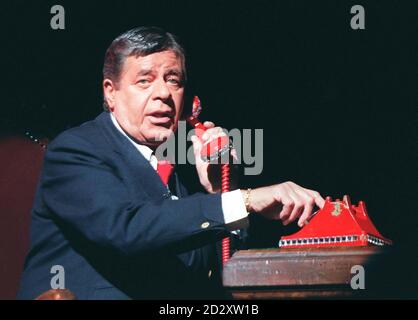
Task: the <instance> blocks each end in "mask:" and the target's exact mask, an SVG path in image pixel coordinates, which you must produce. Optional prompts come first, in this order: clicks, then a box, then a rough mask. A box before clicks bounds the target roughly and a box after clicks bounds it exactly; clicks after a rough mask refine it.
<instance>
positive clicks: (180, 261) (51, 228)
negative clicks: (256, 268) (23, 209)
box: [18, 112, 226, 299]
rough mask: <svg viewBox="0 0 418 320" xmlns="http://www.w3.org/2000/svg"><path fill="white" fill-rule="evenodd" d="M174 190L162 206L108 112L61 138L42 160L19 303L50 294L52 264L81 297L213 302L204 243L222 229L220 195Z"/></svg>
mask: <svg viewBox="0 0 418 320" xmlns="http://www.w3.org/2000/svg"><path fill="white" fill-rule="evenodd" d="M176 178H177V177H176ZM176 184H177V188H176V189H177V190H176V193H177V195H178V196H179V197H180V199H179V200H171V199H167V198H166V196H165V194H166V189H165V186H164V185H163V184H162V182H161V180H160V178H159V176H158V174H157V173H156V172H155V170H154V169H153V168H152V167H151V165H150V164H149V162H148V161H147V160H146V159H145V158H144V157H143V156H142V155H141V154H140V153H139V152H138V150H137V149H136V148H135V147H134V146H133V145H132V143H131V142H130V141H128V139H127V138H126V137H124V136H123V135H122V134H121V133H120V132H119V131H118V130H117V129H116V128H115V127H114V125H113V123H112V122H111V119H110V115H109V114H108V113H106V112H103V113H102V114H100V115H99V116H98V117H97V118H96V119H95V120H93V121H90V122H86V123H84V124H83V125H81V126H80V127H77V128H73V129H70V130H67V131H65V132H64V133H62V134H61V135H59V136H58V137H57V138H56V139H55V140H54V141H53V142H52V143H51V144H50V145H49V147H48V150H47V152H46V155H45V162H44V167H43V171H42V175H41V179H40V182H39V185H38V189H37V194H36V198H35V202H34V206H33V210H32V223H31V247H30V251H29V254H28V256H27V258H26V262H25V268H24V273H23V276H22V281H21V288H20V291H19V294H18V298H21V299H33V298H35V297H36V296H37V295H39V294H40V293H42V292H44V291H46V290H49V289H51V285H50V283H51V278H52V277H53V276H54V274H51V273H50V271H51V267H52V266H54V265H61V266H63V268H64V270H65V287H66V288H67V289H69V290H71V291H72V292H73V293H74V294H75V295H76V296H77V298H78V299H109V298H110V299H129V298H133V299H147V298H207V297H217V296H213V295H214V294H216V293H215V292H216V288H217V287H216V283H214V282H216V280H214V281H212V280H211V279H212V278H213V277H212V278H211V279H209V278H208V272H209V270H210V268H212V267H214V265H215V264H216V263H215V262H214V256H213V253H214V250H212V249H213V246H212V245H210V244H211V243H212V244H213V243H214V242H215V241H217V240H219V239H220V238H222V237H223V236H225V232H226V230H225V226H224V220H223V214H222V207H221V198H220V195H219V194H194V195H192V196H187V192H186V189H185V188H184V187H183V186H182V185H181V183H180V181H178V180H177V183H176ZM205 222H208V223H209V227H206V228H204V227H202V225H203V226H206V225H207V224H205Z"/></svg>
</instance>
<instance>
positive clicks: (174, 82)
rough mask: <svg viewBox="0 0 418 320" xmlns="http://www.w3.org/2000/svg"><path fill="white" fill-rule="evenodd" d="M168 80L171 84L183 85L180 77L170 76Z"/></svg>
mask: <svg viewBox="0 0 418 320" xmlns="http://www.w3.org/2000/svg"><path fill="white" fill-rule="evenodd" d="M167 82H168V83H170V84H172V85H175V86H178V87H180V86H181V81H180V80H179V79H178V78H176V77H170V78H168V79H167Z"/></svg>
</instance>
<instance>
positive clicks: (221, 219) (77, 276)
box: [19, 27, 324, 299]
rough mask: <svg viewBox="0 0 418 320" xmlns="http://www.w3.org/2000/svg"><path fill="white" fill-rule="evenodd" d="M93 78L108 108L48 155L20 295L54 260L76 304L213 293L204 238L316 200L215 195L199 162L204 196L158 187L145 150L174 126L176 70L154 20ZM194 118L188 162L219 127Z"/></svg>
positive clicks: (154, 165)
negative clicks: (196, 131) (197, 124)
mask: <svg viewBox="0 0 418 320" xmlns="http://www.w3.org/2000/svg"><path fill="white" fill-rule="evenodd" d="M103 77H104V80H103V92H104V100H105V107H106V111H105V112H103V113H102V114H101V115H99V116H98V117H97V118H96V119H95V120H93V121H90V122H87V123H84V124H83V125H81V126H80V127H77V128H73V129H70V130H68V131H66V132H64V133H62V134H61V135H60V136H58V137H57V138H56V139H55V140H54V141H53V142H52V143H51V144H50V145H49V147H48V150H47V152H46V155H45V163H44V168H43V172H42V175H41V179H40V183H39V186H38V190H37V195H36V199H35V202H34V207H33V211H32V226H31V247H30V252H29V254H28V256H27V259H26V262H25V270H24V274H23V277H22V284H21V288H20V293H19V297H20V298H23V299H33V298H35V297H36V296H37V295H39V294H41V293H42V292H44V291H47V290H48V289H50V288H51V278H52V277H53V274H51V273H50V270H51V267H53V266H55V265H58V266H62V268H63V269H64V270H65V287H66V288H68V289H69V290H71V291H72V292H73V293H74V294H75V295H76V297H77V298H78V299H132V298H133V299H141V298H207V297H216V294H215V292H217V291H216V289H217V287H216V285H215V284H214V283H215V282H214V281H213V280H212V279H211V274H212V268H213V267H214V265H215V259H216V257H215V256H214V252H215V251H214V250H213V248H214V247H213V244H214V243H215V242H216V241H218V240H219V239H221V238H222V237H224V236H225V235H227V234H228V232H229V231H232V229H234V228H233V227H232V226H234V225H235V226H236V225H237V224H238V225H239V223H240V222H245V220H246V219H247V215H248V212H253V213H254V214H261V215H264V216H265V217H268V218H271V219H281V220H282V221H283V223H284V224H288V223H290V222H292V221H295V220H298V223H299V224H300V225H302V224H303V223H304V222H305V221H306V220H307V219H308V218H309V217H310V215H311V213H312V210H313V207H314V205H315V204H316V205H317V206H319V207H321V206H322V205H323V202H324V200H323V199H322V197H321V196H320V195H319V194H318V193H317V192H315V191H312V190H308V189H304V188H302V187H300V186H298V185H296V184H294V183H292V182H287V183H283V184H277V185H272V186H268V187H263V188H258V189H254V190H252V191H249V190H247V191H244V190H242V191H241V190H234V191H232V192H228V193H224V194H222V195H221V194H220V193H219V192H217V191H218V190H217V189H216V188H215V187H214V184H213V182H212V181H211V180H210V179H209V177H208V166H209V164H207V163H204V162H202V161H199V160H198V159H196V161H197V165H196V169H197V174H198V176H199V180H200V182H201V184H202V186H203V187H204V188H205V190H206V191H207V194H202V193H199V194H194V195H191V196H189V195H188V194H187V191H186V189H185V187H184V186H183V185H182V184H181V182H180V181H179V178H178V176H177V175H174V178H172V179H171V182H172V183H171V184H170V183H168V186H167V185H165V183H164V182H163V181H162V180H161V179H160V177H159V175H158V173H157V172H156V170H157V169H158V159H156V157H155V155H154V152H155V150H156V148H157V147H158V146H159V145H161V143H163V142H164V141H166V140H167V139H168V138H169V137H170V136H171V135H172V134H173V132H174V131H175V130H176V128H177V124H178V121H179V118H180V115H181V113H182V108H183V101H184V90H185V88H184V83H185V77H186V70H185V57H184V53H183V49H182V47H181V46H180V45H179V44H178V43H177V41H176V39H175V38H174V36H173V35H171V34H169V33H167V32H165V31H163V30H161V29H159V28H154V27H151V28H144V27H141V28H136V29H133V30H130V31H128V32H126V33H124V34H122V35H121V36H119V37H118V38H116V39H115V40H114V41H113V42H112V44H111V45H110V47H109V48H108V50H107V52H106V55H105V61H104V68H103ZM204 125H205V126H206V128H208V130H207V131H206V133H205V135H204V137H203V141H200V140H199V139H194V140H193V145H194V151H195V155H196V157H197V158H199V152H200V150H201V148H202V143H204V142H205V141H209V140H210V139H213V138H214V137H217V136H219V135H221V134H222V131H221V129H220V128H217V127H215V126H214V124H213V123H210V122H206V123H205V124H204ZM173 179H174V180H175V181H174V182H173ZM167 188H169V189H170V191H172V192H173V193H174V194H175V196H176V197H173V196H170V195H168V196H167Z"/></svg>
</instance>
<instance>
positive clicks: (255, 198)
mask: <svg viewBox="0 0 418 320" xmlns="http://www.w3.org/2000/svg"><path fill="white" fill-rule="evenodd" d="M242 195H243V198H244V199H245V196H246V191H245V190H242ZM324 203H325V200H324V199H323V198H322V197H321V195H320V194H319V193H318V192H316V191H313V190H309V189H305V188H302V187H301V186H298V185H297V184H295V183H293V182H290V181H289V182H285V183H281V184H276V185H272V186H268V187H261V188H257V189H254V190H251V195H250V203H249V205H250V211H251V212H255V213H259V214H261V215H263V216H264V217H266V218H269V219H274V220H282V221H283V224H284V225H287V224H289V223H290V222H293V221H295V220H296V219H298V218H299V221H298V225H299V226H300V227H302V226H303V225H304V224H305V222H306V221H308V220H309V218H310V217H311V215H312V211H313V208H314V206H315V205H316V206H317V207H319V208H322V207H323V206H324Z"/></svg>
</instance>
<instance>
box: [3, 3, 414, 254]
mask: <svg viewBox="0 0 418 320" xmlns="http://www.w3.org/2000/svg"><path fill="white" fill-rule="evenodd" d="M412 3H413V1H410V2H407V1H396V2H395V1H290V0H289V1H278V0H276V1H181V0H177V1H157V0H154V1H140V0H137V1H107V2H105V1H61V0H54V1H40V0H38V1H13V2H10V3H7V2H2V4H1V5H0V7H1V12H2V15H3V20H2V21H3V24H4V28H3V30H4V31H5V36H4V37H3V39H2V49H1V51H2V56H3V57H2V61H3V62H5V66H4V67H3V68H2V73H3V80H6V81H5V83H4V82H3V85H2V86H3V89H4V90H5V91H4V93H3V94H2V97H3V99H2V104H3V106H2V111H1V112H2V116H1V129H2V131H3V132H6V131H9V132H10V131H12V132H14V133H24V132H26V131H30V132H31V133H33V134H35V135H37V136H46V137H48V138H50V139H51V138H53V137H54V136H56V135H57V134H58V133H59V132H61V131H63V130H64V129H66V128H69V127H72V126H75V125H77V124H79V123H82V122H84V121H86V120H89V119H91V118H93V117H94V116H95V115H97V114H98V113H99V112H100V111H101V101H102V95H101V67H102V62H103V55H104V51H105V49H106V48H107V46H108V45H109V44H110V42H111V41H112V40H113V39H114V38H115V37H116V36H117V35H118V34H120V33H121V32H123V31H126V30H128V29H129V28H131V27H135V26H139V25H157V26H161V27H163V28H165V29H167V30H168V31H171V32H173V33H175V34H177V35H178V36H179V37H180V39H181V40H182V42H183V43H184V45H185V47H186V51H187V56H188V66H189V67H188V74H189V85H190V88H192V90H194V91H195V92H197V93H198V94H199V96H200V98H201V100H202V101H203V103H204V106H205V107H206V109H205V110H204V112H203V114H202V118H203V119H207V120H212V121H214V122H215V123H216V124H218V125H221V126H223V127H225V128H262V129H264V170H263V173H262V174H261V175H259V176H244V177H241V179H240V186H243V187H246V186H252V187H255V186H260V185H265V184H269V183H275V182H280V181H286V180H292V181H295V182H297V183H298V184H301V185H303V186H307V187H310V188H313V189H316V190H318V191H320V192H321V193H322V194H323V195H324V196H325V195H331V196H333V197H334V198H336V197H340V198H341V197H342V195H344V194H349V195H351V198H352V201H353V202H357V201H358V200H365V201H366V204H367V206H368V209H369V214H370V216H371V217H372V220H373V222H374V223H375V225H376V226H377V227H378V229H379V230H380V231H381V232H382V233H383V234H384V235H385V236H387V237H389V238H391V239H393V240H394V241H395V243H397V244H399V245H404V246H405V245H409V244H411V246H410V248H414V246H413V245H414V244H415V237H416V233H417V228H416V227H417V221H418V219H417V217H416V214H417V210H416V205H415V202H416V191H417V189H416V185H414V184H413V182H416V161H417V158H416V155H417V153H416V150H417V149H416V142H417V130H416V127H417V112H416V110H417V102H418V99H417V98H418V94H417V84H418V81H417V75H418V72H417V70H418V69H417V59H418V58H417V57H418V55H417V50H416V41H417V40H416V39H417V31H418V30H417V13H418V11H417V8H416V7H413V6H412V5H411V4H412ZM54 4H61V5H63V6H64V8H65V13H66V21H65V22H66V29H65V30H58V31H57V30H52V29H51V28H50V19H51V16H52V15H51V14H50V8H51V6H52V5H54ZM355 4H362V5H363V6H364V7H365V11H366V29H365V30H359V31H355V30H352V29H351V28H350V19H351V17H352V15H351V14H350V8H351V6H352V5H355ZM192 176H194V173H193V172H192V171H190V172H189V178H190V179H192ZM256 223H261V225H263V224H264V221H261V222H256ZM264 227H265V228H267V229H268V230H269V232H262V233H261V234H260V236H259V243H258V245H259V246H264V245H269V242H268V239H267V238H268V235H270V236H271V235H273V238H274V237H276V234H279V231H278V229H280V225H279V224H278V223H267V224H265V225H264ZM267 229H264V230H267ZM292 230H293V229H292V228H290V229H287V231H286V232H288V233H289V232H291V231H292ZM278 237H279V236H278V235H277V237H276V238H277V239H278Z"/></svg>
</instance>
